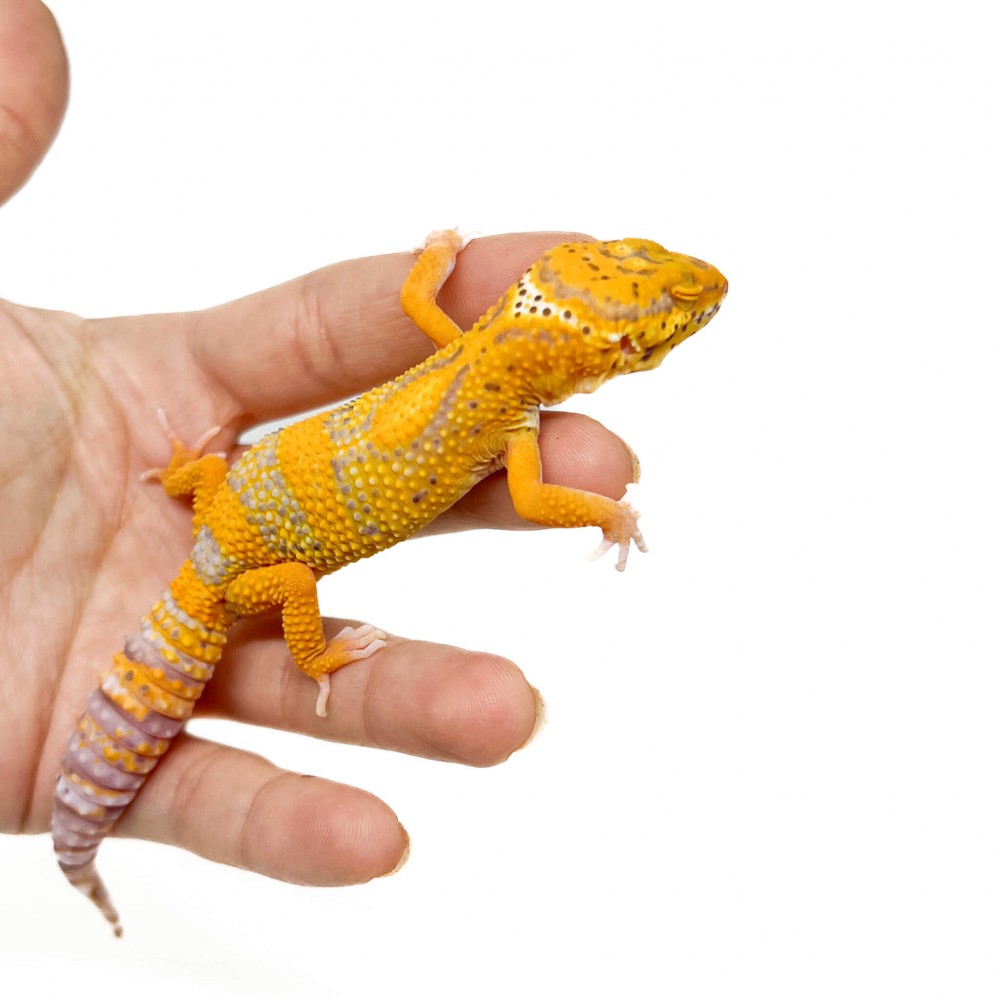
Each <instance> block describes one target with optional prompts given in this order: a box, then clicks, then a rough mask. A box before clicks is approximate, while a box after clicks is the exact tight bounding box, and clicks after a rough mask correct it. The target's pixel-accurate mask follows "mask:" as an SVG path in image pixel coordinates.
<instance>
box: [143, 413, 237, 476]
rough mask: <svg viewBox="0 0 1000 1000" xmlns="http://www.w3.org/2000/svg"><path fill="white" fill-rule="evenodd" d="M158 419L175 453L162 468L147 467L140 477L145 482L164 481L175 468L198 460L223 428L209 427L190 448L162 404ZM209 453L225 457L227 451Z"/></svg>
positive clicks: (157, 415)
mask: <svg viewBox="0 0 1000 1000" xmlns="http://www.w3.org/2000/svg"><path fill="white" fill-rule="evenodd" d="M156 419H157V420H158V421H159V422H160V426H161V427H162V428H163V433H164V434H165V435H166V438H167V441H169V442H170V447H171V449H172V451H173V454H172V455H171V457H170V464H169V465H167V466H165V467H164V468H162V469H147V470H146V471H145V472H143V473H140V475H139V478H140V479H141V480H142V481H143V482H144V483H148V482H152V481H154V480H160V481H162V480H163V478H164V477H165V476H166V475H168V474H169V473H170V472H172V471H173V470H174V469H179V468H181V467H182V466H184V465H187V464H188V463H189V462H196V461H197V460H198V459H199V458H201V457H202V455H203V454H204V453H205V445H207V444H208V442H209V441H211V440H212V438H214V437H215V435H216V434H218V433H219V431H221V430H222V428H221V427H220V426H219V425H218V424H216V426H214V427H209V429H208V430H207V431H205V433H204V434H202V436H201V437H200V438H198V440H197V441H195V443H194V444H193V445H192V446H191V447H190V448H188V447H187V446H186V445H185V444H184V442H183V441H181V439H180V438H179V437H178V436H177V432H176V431H175V430H174V428H173V426H172V425H171V423H170V420H169V419H168V417H167V413H166V411H165V410H164V409H163V407H162V406H159V407H157V409H156ZM209 454H212V455H218V456H219V458H225V457H226V453H225V452H224V451H219V452H210V453H209Z"/></svg>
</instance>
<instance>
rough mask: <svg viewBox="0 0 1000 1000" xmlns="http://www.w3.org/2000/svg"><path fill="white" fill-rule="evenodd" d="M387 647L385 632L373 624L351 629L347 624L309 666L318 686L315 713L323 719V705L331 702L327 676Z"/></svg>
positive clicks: (324, 709)
mask: <svg viewBox="0 0 1000 1000" xmlns="http://www.w3.org/2000/svg"><path fill="white" fill-rule="evenodd" d="M385 646H386V641H385V632H383V631H381V629H377V628H375V626H374V625H362V626H361V627H360V628H354V626H352V625H347V626H346V627H344V628H342V629H341V630H340V631H339V632H338V633H337V634H336V635H335V636H334V637H333V638H332V639H331V640H330V641H329V643H327V647H326V652H325V653H323V655H322V656H320V657H319V658H318V659H316V660H313V661H312V662H311V663H310V664H309V669H308V674H309V676H310V677H312V679H313V680H314V681H316V683H317V684H318V685H319V692H318V693H317V695H316V714H317V715H318V716H320V717H321V718H326V706H327V702H328V701H329V700H330V674H332V673H333V672H334V671H335V670H339V669H340V668H341V667H346V666H347V664H348V663H355V662H357V661H358V660H364V659H367V658H368V657H369V656H371V655H372V653H377V652H378V651H379V650H380V649H384V648H385Z"/></svg>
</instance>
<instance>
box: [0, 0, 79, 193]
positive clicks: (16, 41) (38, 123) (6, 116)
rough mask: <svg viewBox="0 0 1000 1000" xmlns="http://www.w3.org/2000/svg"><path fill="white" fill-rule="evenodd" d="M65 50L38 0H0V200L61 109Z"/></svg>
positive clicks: (39, 153) (40, 148)
mask: <svg viewBox="0 0 1000 1000" xmlns="http://www.w3.org/2000/svg"><path fill="white" fill-rule="evenodd" d="M67 87H68V70H67V65H66V50H65V49H64V48H63V43H62V38H61V36H60V34H59V28H58V27H57V26H56V22H55V19H54V18H53V17H52V14H51V12H50V11H49V9H48V7H46V6H45V5H44V4H43V3H40V2H39V0H0V204H2V203H3V202H5V201H6V200H7V199H8V198H9V197H10V196H11V195H12V194H13V193H14V192H15V191H16V190H17V189H18V188H19V187H20V186H21V185H22V184H23V183H24V182H25V181H26V180H27V179H28V177H30V176H31V173H32V171H33V170H34V169H35V167H37V166H38V164H39V163H40V162H41V160H42V157H43V156H44V155H45V151H46V150H47V149H48V148H49V146H50V145H51V144H52V140H53V139H54V138H55V134H56V131H57V130H58V128H59V123H60V121H61V120H62V116H63V112H64V111H65V110H66V95H67Z"/></svg>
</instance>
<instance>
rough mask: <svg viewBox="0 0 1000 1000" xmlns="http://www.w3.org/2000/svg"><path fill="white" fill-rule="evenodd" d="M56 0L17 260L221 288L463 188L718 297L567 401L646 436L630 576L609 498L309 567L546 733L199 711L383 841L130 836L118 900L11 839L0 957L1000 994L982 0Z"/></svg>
mask: <svg viewBox="0 0 1000 1000" xmlns="http://www.w3.org/2000/svg"><path fill="white" fill-rule="evenodd" d="M52 7H53V9H54V11H55V13H56V15H57V18H58V20H59V22H60V24H61V26H62V29H63V32H64V35H65V38H66V42H67V46H68V49H69V54H70V59H71V68H72V96H71V101H70V107H69V113H68V117H67V120H66V122H65V125H64V127H63V130H62V132H61V134H60V136H59V138H58V139H57V142H56V145H55V146H54V148H53V150H52V152H51V155H50V156H49V158H48V159H47V160H46V162H45V164H44V165H43V166H42V168H41V169H40V170H39V171H38V173H37V174H36V176H35V177H34V179H33V181H32V182H31V183H30V185H29V186H28V187H27V188H26V189H25V190H23V191H22V192H21V193H20V194H19V195H17V197H16V198H15V199H14V200H13V201H12V202H11V203H10V204H9V205H8V206H7V207H5V208H4V209H3V210H2V212H0V294H3V295H5V296H6V297H8V298H10V299H14V300H18V301H23V302H27V303H30V304H36V305H42V306H47V307H50V308H61V309H69V310H72V311H76V312H82V313H85V314H89V315H106V314H115V313H133V312H149V311H156V310H174V309H187V308H199V307H202V306H208V305H211V304H213V303H216V302H219V301H223V300H227V299H229V298H232V297H235V296H237V295H240V294H243V293H246V292H250V291H254V290H256V289H258V288H262V287H266V286H269V285H272V284H276V283H278V282H279V281H281V280H284V279H285V278H288V277H292V276H294V275H296V274H299V273H303V272H305V271H308V270H311V269H313V268H316V267H318V266H320V265H322V264H325V263H328V262H331V261H334V260H338V259H343V258H347V257H355V256H362V255H365V254H369V253H382V252H389V251H396V250H400V249H406V248H409V247H410V246H412V245H414V244H415V243H417V242H419V241H420V239H421V238H422V236H423V234H424V233H425V232H426V231H427V230H429V229H432V228H437V227H440V226H447V225H451V224H455V223H457V224H458V225H459V226H460V227H462V228H464V229H466V230H476V231H479V232H482V233H493V232H504V231H514V230H522V229H545V228H558V227H565V228H572V229H578V230H583V231H589V232H592V233H593V234H595V235H597V236H600V237H602V238H614V237H619V236H624V235H636V236H645V237H649V238H652V239H656V240H658V241H660V242H662V243H665V244H667V245H669V246H670V247H671V248H673V249H677V250H682V251H686V252H690V253H692V254H695V255H698V256H702V257H705V258H707V259H709V260H711V261H712V262H713V263H715V264H717V265H718V266H719V267H720V268H721V269H722V271H723V272H724V273H725V274H726V276H727V277H728V278H729V281H730V288H731V291H730V295H729V298H728V300H727V302H726V304H725V307H724V308H723V310H722V312H721V314H720V315H719V317H718V318H717V319H716V320H715V321H714V322H713V324H712V326H711V327H710V328H709V329H708V330H706V331H705V332H704V333H702V334H700V335H699V336H698V337H696V338H694V339H693V340H692V341H690V342H689V343H687V344H685V345H684V347H683V348H682V349H681V350H680V351H678V352H677V353H676V354H674V355H672V356H671V357H670V358H669V359H668V361H667V363H666V364H665V365H664V367H663V368H662V369H661V370H660V371H658V372H656V373H654V374H653V375H648V376H643V377H642V378H641V379H639V378H637V379H635V380H622V381H621V382H619V383H617V384H613V385H611V386H608V387H607V388H605V389H603V390H602V391H601V392H600V393H598V394H597V395H595V396H594V397H591V398H587V399H584V400H582V401H577V402H579V407H580V408H582V409H585V410H586V412H589V413H591V414H592V415H594V416H596V417H598V418H599V419H601V420H603V421H604V422H606V423H607V424H608V425H609V426H611V427H612V428H613V429H615V430H616V431H618V432H619V433H621V434H622V435H623V436H625V437H626V438H627V439H628V440H629V441H630V442H631V443H632V444H633V446H634V447H635V448H636V450H637V451H638V453H639V454H640V456H641V457H642V459H643V465H644V478H643V484H642V487H641V493H640V495H639V496H640V501H639V505H640V507H641V509H642V510H643V511H644V512H645V514H646V516H645V517H644V519H643V527H644V530H645V532H646V534H647V538H648V540H649V542H650V548H651V551H650V553H649V554H648V555H647V556H641V555H633V558H632V560H631V561H630V564H629V567H628V571H627V572H626V573H625V574H624V575H623V576H619V575H618V574H616V573H615V572H614V570H613V568H612V565H611V561H610V559H607V561H604V562H600V563H597V564H594V565H588V564H584V563H583V562H582V561H581V556H582V555H583V554H584V553H586V552H587V551H589V550H590V549H591V548H592V547H593V545H594V544H595V543H596V540H597V539H596V538H595V537H594V536H595V534H596V533H595V532H588V531H586V530H583V531H578V532H575V531H574V532H547V533H531V534H525V535H518V536H516V537H510V536H502V535H499V534H496V535H494V534H492V533H485V532H484V533H477V534H473V535H465V536H462V537H460V538H459V539H431V540H427V541H420V542H414V543H412V544H408V545H404V546H402V547H401V548H400V549H398V550H395V551H393V552H392V553H387V554H386V555H384V556H381V557H380V558H379V559H376V560H371V561H369V562H368V563H367V564H364V565H359V566H357V567H354V568H352V569H351V570H349V571H347V572H345V573H344V574H342V575H339V578H334V580H333V581H331V582H330V585H329V587H328V588H327V589H326V590H325V592H324V607H325V609H326V610H327V611H328V612H329V613H331V614H337V615H343V616H347V617H351V616H355V617H358V618H362V619H369V620H373V621H377V622H378V623H379V624H381V625H383V626H385V627H387V628H389V629H390V630H392V631H394V632H397V633H401V634H409V635H413V636H417V637H422V638H435V639H438V640H441V641H446V642H452V643H455V644H459V645H467V646H471V647H479V648H490V649H494V650H495V651H497V652H501V653H504V654H506V655H508V656H510V657H511V658H512V659H514V660H515V661H516V662H518V663H519V664H520V665H521V666H522V668H523V669H524V670H525V672H526V674H527V675H528V677H529V679H530V680H532V681H533V682H534V683H535V684H537V685H538V686H539V687H540V688H541V689H542V691H543V693H544V695H545V697H546V699H547V702H548V707H549V722H548V725H547V727H546V728H545V730H544V731H543V732H542V734H541V735H540V737H539V738H538V739H537V740H536V741H535V742H534V743H533V744H532V745H531V746H530V747H529V748H528V749H527V750H526V751H525V752H523V753H520V754H517V755H515V757H514V758H513V759H512V760H511V761H510V762H509V763H507V764H506V765H503V766H501V767H498V768H495V769H492V770H488V771H482V770H471V769H463V768H462V767H460V766H453V765H444V764H435V763H430V762H427V761H423V760H411V759H407V758H404V757H401V756H394V755H391V754H385V753H377V752H374V751H365V750H360V749H356V748H343V747H338V746H334V745H324V744H320V743H318V742H315V741H310V740H306V739H303V738H295V737H292V736H289V735H278V734H274V733H270V732H265V731H258V730H252V729H241V728H238V727H235V726H225V725H222V724H219V725H208V724H206V723H201V724H198V725H197V729H198V731H199V732H203V733H211V734H212V735H213V736H215V737H217V738H220V739H226V740H229V741H231V742H234V743H238V744H240V745H242V746H246V747H249V748H252V749H254V750H256V751H259V752H262V753H265V754H267V755H269V756H270V757H272V758H273V759H275V760H276V761H277V762H279V763H280V764H282V765H283V766H286V767H290V768H294V769H301V770H304V771H307V772H310V773H314V774H323V775H326V776H329V777H331V778H334V779H337V780H342V781H347V782H349V783H353V784H357V785H361V786H362V787H366V788H368V789H370V790H372V791H374V792H376V793H377V794H379V795H381V796H382V797H383V798H385V799H386V800H387V801H388V802H389V804H390V805H392V806H393V807H394V808H395V809H396V810H397V812H398V813H399V815H400V817H401V819H402V821H403V822H404V824H405V825H406V826H407V828H408V829H409V831H410V834H411V835H412V837H413V854H412V856H411V859H410V862H409V864H408V865H407V866H406V868H405V869H404V870H403V872H402V873H401V874H400V875H398V876H396V877H394V878H391V879H387V880H382V881H380V882H377V883H375V884H372V885H368V886H363V887H358V888H352V889H347V890H327V889H322V890H318V889H304V888H301V887H295V886H287V885H283V884H279V883H276V882H273V881H269V880H267V879H264V878H261V877H257V876H254V875H251V874H247V873H244V872H240V871H236V870H231V869H226V868H221V867H217V866H213V865H212V864H210V863H208V862H205V861H202V860H201V859H198V858H194V857H191V856H188V855H184V854H182V853H181V852H179V851H170V850H169V849H167V848H163V847H159V846H153V845H148V844H144V843H133V842H111V843H109V844H107V845H106V847H105V849H104V851H103V852H102V855H101V863H102V871H103V873H104V875H105V877H106V879H107V881H108V883H109V885H110V887H111V889H112V891H113V893H114V895H115V898H116V901H117V902H118V905H119V907H120V909H121V910H122V913H123V917H124V920H125V924H126V929H127V933H126V937H125V938H124V940H122V941H116V940H114V939H112V937H111V935H110V934H109V933H108V930H107V928H106V927H105V926H104V924H103V922H102V921H101V920H100V919H99V917H98V916H97V915H96V914H95V913H93V912H92V911H91V909H90V907H89V906H88V904H86V902H85V901H83V900H82V899H81V898H80V897H78V896H77V895H76V894H75V893H73V892H71V891H70V890H69V889H68V888H67V887H66V885H65V884H64V881H63V879H62V877H61V876H60V875H59V873H58V871H57V870H56V868H55V865H54V863H53V861H52V858H51V854H50V847H49V843H48V841H47V840H46V839H45V838H41V837H39V838H13V837H8V838H4V839H3V840H2V841H0V884H2V885H3V892H2V904H0V968H2V969H4V970H10V972H9V974H10V975H13V973H14V972H35V971H40V972H41V973H42V975H43V977H44V978H43V979H42V980H41V982H44V983H46V984H47V987H48V989H47V990H46V992H49V991H51V992H52V993H53V995H54V991H55V989H56V988H57V987H58V986H60V985H65V986H66V987H67V988H74V989H76V988H78V987H82V986H83V984H89V985H88V986H87V987H86V988H87V990H88V992H94V991H96V990H109V991H111V992H109V995H111V993H112V992H113V993H114V994H115V995H119V994H121V995H124V993H125V991H128V993H129V994H130V995H131V994H132V992H133V991H134V992H135V995H137V996H143V997H154V998H155V997H161V996H167V995H168V994H172V993H176V991H177V990H183V991H184V995H185V996H186V997H230V996H233V997H238V996H248V997H252V996H267V995H272V996H274V995H297V996H303V997H311V996H334V997H358V996H365V997H375V998H382V997H398V996H403V995H405V996H415V997H435V998H453V997H456V998H457V997H489V998H492V997H518V996H525V997H548V996H553V997H556V996H581V995H583V996H586V995H602V996H625V997H671V998H709V997H711V998H715V997H726V998H730V997H744V996H751V995H761V996H767V997H769V998H785V997H788V998H792V997H795V998H800V997H809V998H815V997H845V996H850V997H878V998H884V997H907V998H915V997H928V998H929V997H963V998H975V997H995V996H997V995H998V994H1000V964H998V949H997V940H998V935H1000V913H998V905H1000V904H998V900H1000V808H998V804H997V803H998V796H1000V735H998V734H1000V725H998V697H1000V678H998V667H1000V657H998V651H997V635H996V614H997V597H998V593H997V590H998V587H997V565H998V561H997V557H998V548H1000V546H998V530H997V511H998V500H1000V496H998V490H997V486H996V481H995V480H996V471H997V469H996V466H997V427H998V417H1000V413H998V409H1000V407H998V403H997V376H998V361H1000V351H998V347H997V336H998V332H1000V331H998V321H997V313H996V308H997V307H996V286H997V273H998V272H997V267H998V261H997V254H996V252H995V249H994V246H995V241H996V229H997V225H996V224H997V212H996V208H997V205H996V178H997V176H998V163H997V158H996V156H995V154H994V153H993V152H992V142H993V140H994V139H995V135H994V133H995V130H996V99H997V83H998V81H997V78H996V73H995V69H994V67H995V64H996V58H997V56H996V51H995V45H994V44H993V42H991V41H990V39H989V37H988V33H987V31H986V29H985V26H984V24H983V23H982V17H983V16H984V15H985V13H986V10H987V5H985V4H973V3H963V2H952V3H950V4H948V5H937V4H935V5H931V4H924V3H919V2H918V3H912V4H907V5H904V4H897V3H885V2H881V3H880V2H871V0H869V2H865V3H855V2H845V3H840V4H835V5H833V4H831V5H813V4H801V3H787V4H783V3H779V2H767V0H761V2H758V3H752V4H749V3H748V4H734V3H711V4H708V3H704V4H699V3H697V2H694V3H684V4H679V3H674V2H660V3H657V4H655V5H650V6H648V7H643V6H640V5H638V4H629V3H611V2H608V3H605V4H587V3H579V2H577V3H571V4H546V3H538V4H534V5H526V4H515V3H513V2H511V3H488V4H481V5H476V4H469V3H466V4H456V5H453V6H452V5H448V4H441V3H434V2H424V3H420V4H401V3H398V4H397V3H379V4H369V5H365V4H335V3H307V2H290V3H286V4H282V5H280V6H279V5H275V4H271V3H257V2H242V3H238V4H237V3H204V2H190V0H187V2H177V0H174V2H171V3H169V4H168V3H152V2H148V3H143V4H136V3H132V2H100V0H90V2H88V3H86V4H83V3H79V2H70V0H58V2H55V0H54V2H53V3H52ZM348 572H349V573H350V574H351V576H350V579H348V576H347V573H348ZM414 576H416V577H419V579H420V580H421V581H422V586H421V588H420V590H421V591H424V592H426V593H428V594H430V593H441V592H447V593H448V595H449V599H448V601H446V602H442V601H438V600H435V601H433V602H430V601H422V600H415V599H414V598H413V596H412V595H413V588H411V587H409V586H402V585H399V586H397V584H398V583H399V582H400V581H403V580H406V579H407V578H408V577H411V578H412V577H414ZM543 599H544V607H543ZM553 602H554V603H553ZM40 627H41V623H40ZM123 628H124V623H123ZM96 669H97V665H95V670H96ZM157 855H159V856H161V857H162V858H163V860H164V862H165V863H167V864H168V865H169V869H168V870H169V880H168V878H167V877H166V876H165V875H158V871H157V869H158V868H159V866H156V867H154V866H151V865H150V864H148V863H147V862H148V861H149V859H151V858H153V857H156V856H157ZM4 975H5V976H6V975H8V972H7V971H5V972H4ZM35 981H36V982H39V980H37V979H36V980H35ZM0 992H4V993H5V989H0ZM5 995H6V993H5ZM19 995H20V994H19Z"/></svg>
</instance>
